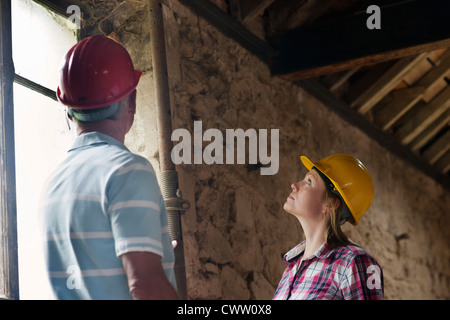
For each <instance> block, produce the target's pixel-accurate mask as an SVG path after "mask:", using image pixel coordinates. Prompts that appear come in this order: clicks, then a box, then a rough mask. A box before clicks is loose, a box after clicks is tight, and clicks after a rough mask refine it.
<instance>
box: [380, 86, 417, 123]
mask: <svg viewBox="0 0 450 320" xmlns="http://www.w3.org/2000/svg"><path fill="white" fill-rule="evenodd" d="M423 91H424V88H423V87H412V88H407V89H403V90H397V91H395V92H393V93H392V99H390V102H389V103H385V104H384V105H383V107H382V108H381V109H380V110H378V111H376V112H375V115H374V123H375V124H376V125H377V126H379V127H380V128H381V129H382V130H383V131H386V130H388V129H389V128H390V127H391V126H392V125H393V124H394V123H395V122H396V121H397V120H398V119H400V118H401V117H402V116H403V115H404V114H405V113H406V112H408V111H409V110H410V109H411V108H412V107H413V106H414V105H415V104H416V103H417V102H418V101H419V100H420V99H421V98H422V95H423Z"/></svg>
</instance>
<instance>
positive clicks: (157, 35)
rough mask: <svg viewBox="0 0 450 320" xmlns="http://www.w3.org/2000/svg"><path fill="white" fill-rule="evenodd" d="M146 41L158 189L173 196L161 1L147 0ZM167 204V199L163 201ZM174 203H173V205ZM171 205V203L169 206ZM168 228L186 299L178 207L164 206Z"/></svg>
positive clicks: (174, 184) (179, 285) (175, 185)
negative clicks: (151, 81) (152, 92)
mask: <svg viewBox="0 0 450 320" xmlns="http://www.w3.org/2000/svg"><path fill="white" fill-rule="evenodd" d="M148 6H149V17H150V43H151V52H152V64H153V78H154V81H155V97H156V117H157V125H158V143H159V163H160V170H161V190H162V193H163V196H164V199H165V200H166V201H167V200H168V199H175V198H177V190H178V175H177V172H176V170H175V164H174V163H173V162H172V159H171V156H170V153H171V151H172V148H173V143H172V140H171V135H172V121H171V116H170V98H169V81H168V75H167V61H166V47H165V37H164V20H163V15H162V4H161V1H158V0H149V1H148ZM166 205H167V202H166ZM175 207H176V206H175ZM172 208H173V207H172ZM167 214H168V219H169V231H170V235H171V237H172V240H176V241H177V243H178V245H177V246H176V248H175V249H174V252H175V266H174V271H175V277H176V281H177V291H178V294H179V296H180V298H181V299H187V288H186V268H185V262H184V248H183V238H182V232H181V217H180V211H179V210H174V209H171V208H170V207H168V208H167Z"/></svg>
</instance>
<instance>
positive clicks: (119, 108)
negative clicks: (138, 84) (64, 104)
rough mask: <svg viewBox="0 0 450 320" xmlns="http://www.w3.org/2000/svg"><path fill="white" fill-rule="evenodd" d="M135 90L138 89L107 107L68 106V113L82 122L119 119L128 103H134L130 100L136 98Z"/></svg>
mask: <svg viewBox="0 0 450 320" xmlns="http://www.w3.org/2000/svg"><path fill="white" fill-rule="evenodd" d="M135 92H136V90H135V91H133V92H132V93H131V94H129V95H128V96H126V97H125V98H123V99H122V100H120V101H118V102H116V103H113V104H111V105H109V106H106V107H102V108H95V109H78V108H72V107H68V108H67V113H68V114H69V116H71V117H72V118H74V119H76V120H78V121H80V122H99V121H103V120H106V119H109V120H118V119H120V118H121V117H122V115H123V113H124V112H125V109H126V108H127V106H128V104H129V103H132V101H130V100H132V99H135Z"/></svg>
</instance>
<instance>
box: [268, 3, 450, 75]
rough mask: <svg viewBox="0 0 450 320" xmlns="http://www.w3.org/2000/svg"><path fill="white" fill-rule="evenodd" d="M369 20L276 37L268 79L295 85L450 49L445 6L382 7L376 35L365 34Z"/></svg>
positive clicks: (362, 15)
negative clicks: (275, 51)
mask: <svg viewBox="0 0 450 320" xmlns="http://www.w3.org/2000/svg"><path fill="white" fill-rule="evenodd" d="M368 17H369V15H368V14H367V13H366V12H357V13H355V14H353V15H349V16H347V17H344V18H340V19H335V20H331V21H328V22H323V23H320V24H316V25H311V26H307V27H303V28H302V27H300V28H297V29H294V30H290V31H287V32H285V33H283V34H281V35H278V36H274V37H273V38H271V39H270V43H271V44H272V45H273V46H274V47H275V48H276V49H277V50H279V51H280V54H279V55H277V56H276V57H275V58H274V59H273V63H272V66H271V71H272V74H273V75H278V76H281V77H283V78H284V79H286V80H292V81H295V80H300V79H306V78H313V77H317V76H320V75H324V74H327V73H334V72H338V71H343V70H347V69H351V68H355V67H358V66H364V65H372V64H376V63H379V62H383V61H388V60H392V59H398V58H401V57H405V56H409V55H414V54H419V53H422V52H427V51H429V52H431V51H433V50H436V49H440V48H446V47H449V46H450V29H449V28H448V21H449V20H450V10H449V3H448V1H447V0H435V1H433V4H432V5H431V4H430V2H429V1H424V0H417V1H400V2H397V3H394V4H388V5H385V6H381V29H379V30H369V29H368V28H367V26H366V21H367V19H368Z"/></svg>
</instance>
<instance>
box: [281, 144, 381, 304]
mask: <svg viewBox="0 0 450 320" xmlns="http://www.w3.org/2000/svg"><path fill="white" fill-rule="evenodd" d="M301 161H302V163H303V164H304V166H305V167H306V168H307V169H308V170H309V171H308V173H307V174H306V175H305V178H304V179H303V180H302V181H299V182H297V183H294V184H292V185H291V187H292V192H291V194H290V195H289V196H288V198H287V200H286V202H285V204H284V206H283V208H284V209H285V210H286V211H287V212H289V213H290V214H292V215H294V216H295V217H296V218H298V220H299V221H300V224H301V226H302V229H303V232H304V235H305V240H304V241H302V242H301V243H300V244H298V245H297V246H296V247H294V248H293V249H291V250H290V251H289V252H288V253H286V254H285V256H284V262H285V264H286V267H287V268H286V270H285V272H284V274H283V276H282V278H281V281H280V283H279V284H278V288H277V290H276V292H275V295H274V297H273V299H276V300H283V299H297V300H309V299H327V300H330V299H345V300H355V299H358V300H379V299H383V297H384V284H383V273H382V270H381V267H380V266H379V264H378V263H377V261H376V260H375V259H374V258H373V257H372V256H371V255H370V254H369V253H367V252H366V251H365V250H363V249H362V248H360V247H358V246H356V245H355V244H354V243H352V242H351V241H350V240H349V239H348V238H347V236H346V235H345V234H344V233H343V232H342V230H341V227H340V226H341V225H342V224H343V223H345V222H347V221H349V222H350V223H351V224H353V225H358V223H359V220H360V219H361V217H362V216H363V215H364V214H365V213H366V212H367V210H369V208H370V206H371V205H372V202H373V198H374V186H373V181H372V178H371V176H370V174H369V172H368V171H367V169H366V167H365V166H364V165H363V163H362V162H361V161H360V160H358V159H356V158H355V157H353V156H351V155H348V154H343V153H340V154H334V155H331V156H329V157H326V158H324V159H322V160H320V161H318V162H316V163H313V162H311V161H310V160H309V159H308V158H306V157H304V156H302V157H301Z"/></svg>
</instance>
